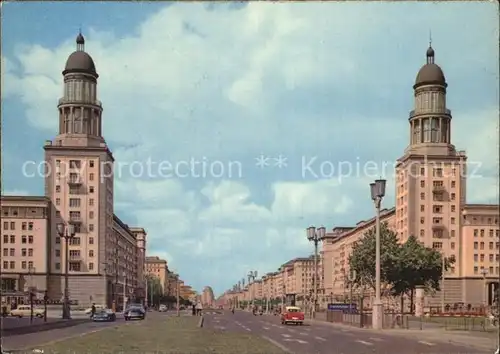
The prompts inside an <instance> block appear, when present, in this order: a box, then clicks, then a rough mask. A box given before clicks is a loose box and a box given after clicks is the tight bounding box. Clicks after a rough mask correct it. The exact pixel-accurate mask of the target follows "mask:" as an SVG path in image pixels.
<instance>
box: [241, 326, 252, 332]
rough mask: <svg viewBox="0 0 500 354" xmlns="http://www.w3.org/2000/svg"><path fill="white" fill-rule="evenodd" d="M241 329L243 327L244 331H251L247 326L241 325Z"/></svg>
mask: <svg viewBox="0 0 500 354" xmlns="http://www.w3.org/2000/svg"><path fill="white" fill-rule="evenodd" d="M243 329H244V330H245V331H248V332H252V330H251V329H250V328H248V327H243Z"/></svg>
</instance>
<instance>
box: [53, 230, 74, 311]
mask: <svg viewBox="0 0 500 354" xmlns="http://www.w3.org/2000/svg"><path fill="white" fill-rule="evenodd" d="M57 234H58V235H59V237H62V238H64V248H65V249H64V258H65V259H64V300H63V312H62V318H63V319H65V320H69V319H71V313H70V308H69V240H70V239H72V238H73V237H74V236H75V227H74V225H73V224H68V225H65V224H63V223H58V224H57Z"/></svg>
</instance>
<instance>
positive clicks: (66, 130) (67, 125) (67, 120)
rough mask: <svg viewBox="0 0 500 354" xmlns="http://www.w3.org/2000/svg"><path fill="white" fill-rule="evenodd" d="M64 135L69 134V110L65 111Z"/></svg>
mask: <svg viewBox="0 0 500 354" xmlns="http://www.w3.org/2000/svg"><path fill="white" fill-rule="evenodd" d="M63 114H64V133H69V114H68V110H65V111H64V113H63Z"/></svg>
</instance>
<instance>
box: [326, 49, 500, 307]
mask: <svg viewBox="0 0 500 354" xmlns="http://www.w3.org/2000/svg"><path fill="white" fill-rule="evenodd" d="M447 87H448V85H447V83H446V79H445V76H444V74H443V71H442V70H441V68H440V67H439V66H438V65H437V64H436V63H435V52H434V49H433V48H432V47H429V49H428V50H427V53H426V63H425V64H424V66H422V68H421V69H420V71H419V72H418V74H417V78H416V80H415V85H414V86H413V89H414V107H413V110H411V111H410V114H409V128H410V129H409V130H410V134H409V135H410V139H409V145H408V147H407V148H406V149H405V151H404V153H403V156H402V157H401V158H399V159H398V161H397V164H396V169H395V183H396V185H395V188H396V202H395V207H394V208H392V209H385V210H383V211H382V221H383V222H387V223H388V224H389V227H390V228H391V229H392V230H394V231H395V232H397V235H398V238H399V240H400V241H401V242H405V241H406V240H407V239H408V237H409V236H411V235H413V236H415V237H417V238H418V240H419V241H420V242H422V243H423V244H424V245H425V246H427V247H432V248H434V249H437V250H439V251H440V252H442V254H443V255H444V256H445V257H453V258H454V259H455V263H454V264H453V266H452V267H450V269H449V270H448V271H447V272H446V273H445V281H444V283H443V284H441V288H442V291H443V292H444V299H445V302H446V303H447V304H450V305H452V304H453V303H459V302H463V303H470V304H481V303H487V304H491V303H492V300H493V294H494V291H495V289H496V288H497V287H498V276H499V241H500V240H499V232H500V231H499V213H500V210H499V206H498V205H479V204H467V198H466V192H467V188H466V187H467V155H466V153H465V151H460V150H457V149H456V148H455V146H454V145H453V144H452V137H451V127H452V124H451V122H452V114H451V110H449V109H448V108H447V105H446V94H447ZM374 225H375V219H374V218H373V219H370V220H368V221H361V222H360V223H358V224H357V225H356V226H354V227H343V228H335V229H333V230H332V231H331V232H329V233H327V237H326V238H325V240H323V256H324V266H323V267H324V277H325V292H326V293H327V294H328V293H329V292H330V293H331V295H332V296H335V297H339V295H343V296H345V293H346V290H347V289H348V288H349V284H348V281H347V279H348V275H349V264H348V257H349V254H350V252H351V251H352V245H353V243H354V242H355V241H357V240H359V239H360V238H361V237H363V235H364V233H365V232H366V231H367V230H368V229H369V228H372V227H374ZM441 295H442V294H441V293H440V292H438V293H436V294H433V296H429V297H428V298H427V301H428V305H437V304H439V303H440V302H441V301H442V300H441V299H442V297H441Z"/></svg>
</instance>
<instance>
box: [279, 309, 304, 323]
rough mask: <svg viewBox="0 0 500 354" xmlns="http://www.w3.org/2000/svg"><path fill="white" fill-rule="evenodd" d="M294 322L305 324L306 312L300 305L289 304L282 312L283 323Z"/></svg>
mask: <svg viewBox="0 0 500 354" xmlns="http://www.w3.org/2000/svg"><path fill="white" fill-rule="evenodd" d="M289 323H294V324H296V325H303V324H304V312H302V310H301V309H300V307H296V306H287V307H286V308H285V311H284V312H283V313H282V314H281V324H284V325H286V324H289Z"/></svg>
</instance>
